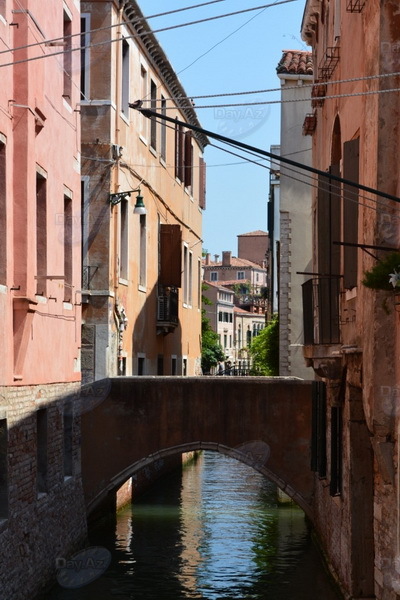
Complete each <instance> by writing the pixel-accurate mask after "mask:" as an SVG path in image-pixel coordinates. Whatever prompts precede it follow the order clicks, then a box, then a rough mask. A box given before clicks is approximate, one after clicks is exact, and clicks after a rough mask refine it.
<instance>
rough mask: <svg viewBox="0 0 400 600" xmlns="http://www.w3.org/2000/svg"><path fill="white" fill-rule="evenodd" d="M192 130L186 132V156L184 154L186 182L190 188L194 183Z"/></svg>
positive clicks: (186, 185)
mask: <svg viewBox="0 0 400 600" xmlns="http://www.w3.org/2000/svg"><path fill="white" fill-rule="evenodd" d="M192 137H193V136H192V132H191V131H186V133H185V156H184V178H185V180H184V183H185V187H186V188H188V190H190V191H191V190H192V184H193V145H192Z"/></svg>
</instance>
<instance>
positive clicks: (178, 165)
mask: <svg viewBox="0 0 400 600" xmlns="http://www.w3.org/2000/svg"><path fill="white" fill-rule="evenodd" d="M183 152H184V134H183V129H182V125H180V124H179V123H175V177H177V178H178V179H179V180H180V181H183V177H184V174H183V172H184V168H183V167H184V164H183V158H184V156H183Z"/></svg>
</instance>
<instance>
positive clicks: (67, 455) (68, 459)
mask: <svg viewBox="0 0 400 600" xmlns="http://www.w3.org/2000/svg"><path fill="white" fill-rule="evenodd" d="M72 413H73V410H72V402H68V403H67V404H66V405H65V406H64V414H63V425H64V477H71V476H72V475H73V460H72V456H73V455H72V448H73V437H72V436H73V414H72Z"/></svg>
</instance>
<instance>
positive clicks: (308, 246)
mask: <svg viewBox="0 0 400 600" xmlns="http://www.w3.org/2000/svg"><path fill="white" fill-rule="evenodd" d="M277 74H278V77H279V79H280V82H281V98H282V106H281V136H280V137H281V139H280V156H282V157H288V158H295V159H296V161H299V162H301V163H302V164H306V165H310V164H311V138H310V137H309V136H307V135H304V132H303V124H304V121H305V119H306V116H307V115H309V113H310V112H311V87H310V83H311V82H312V81H313V60H312V53H311V52H304V51H299V50H285V51H284V52H283V53H282V56H281V59H280V61H279V64H278V66H277ZM279 188H280V190H279V204H278V205H277V206H276V210H279V237H278V239H279V259H278V261H279V264H278V265H276V266H277V276H278V306H279V374H280V375H283V376H290V375H292V376H296V377H302V378H303V379H312V378H313V372H312V369H310V368H309V367H307V365H306V362H305V360H304V356H303V307H302V288H301V284H302V283H304V282H305V281H306V279H308V278H309V275H306V274H305V273H310V272H311V271H312V266H311V265H312V235H311V222H312V217H311V200H312V188H311V186H310V185H309V176H308V174H304V173H298V172H294V171H293V168H292V167H288V166H285V163H281V164H280V173H279Z"/></svg>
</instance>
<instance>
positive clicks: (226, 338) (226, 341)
mask: <svg viewBox="0 0 400 600" xmlns="http://www.w3.org/2000/svg"><path fill="white" fill-rule="evenodd" d="M227 347H228V336H227V334H226V333H224V350H226V349H227Z"/></svg>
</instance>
